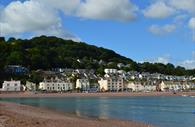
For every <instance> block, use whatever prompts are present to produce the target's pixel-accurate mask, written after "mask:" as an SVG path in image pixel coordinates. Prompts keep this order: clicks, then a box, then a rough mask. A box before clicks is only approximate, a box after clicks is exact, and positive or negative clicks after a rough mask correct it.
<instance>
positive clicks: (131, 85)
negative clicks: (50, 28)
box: [1, 69, 195, 92]
mask: <svg viewBox="0 0 195 127" xmlns="http://www.w3.org/2000/svg"><path fill="white" fill-rule="evenodd" d="M83 72H84V71H83ZM49 74H50V75H51V74H52V72H49ZM63 75H64V74H63ZM73 75H74V74H73ZM94 77H95V78H96V76H94ZM194 88H195V84H194V83H193V82H191V81H166V80H162V81H157V80H146V81H142V80H140V81H139V80H127V79H125V77H124V76H123V75H122V74H121V73H119V72H118V71H117V70H116V69H105V75H104V77H97V78H96V80H95V82H94V81H93V82H92V81H91V79H90V77H87V76H84V77H81V78H78V79H76V80H75V81H72V80H71V79H70V78H67V77H63V76H62V75H61V76H58V75H56V74H53V75H52V76H49V78H48V77H45V78H44V80H43V81H42V82H40V83H39V84H37V85H36V84H35V83H32V82H26V84H25V85H22V84H21V82H20V81H14V80H11V81H4V83H3V84H2V88H1V91H25V90H28V91H36V90H40V91H46V92H66V91H73V90H78V91H81V92H107V91H110V92H124V91H125V92H127V91H129V92H149V91H181V90H190V89H194Z"/></svg>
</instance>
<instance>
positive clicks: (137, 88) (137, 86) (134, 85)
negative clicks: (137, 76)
mask: <svg viewBox="0 0 195 127" xmlns="http://www.w3.org/2000/svg"><path fill="white" fill-rule="evenodd" d="M127 89H131V90H132V91H133V92H141V91H144V86H143V85H142V84H141V82H129V83H128V85H127Z"/></svg>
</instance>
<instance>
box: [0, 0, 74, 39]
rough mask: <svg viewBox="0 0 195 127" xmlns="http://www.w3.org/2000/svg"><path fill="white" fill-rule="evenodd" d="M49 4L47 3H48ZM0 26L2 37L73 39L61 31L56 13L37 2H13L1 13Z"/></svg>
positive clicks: (48, 6) (60, 24)
mask: <svg viewBox="0 0 195 127" xmlns="http://www.w3.org/2000/svg"><path fill="white" fill-rule="evenodd" d="M48 2H49V1H48ZM0 26H1V30H2V34H3V35H19V34H22V33H31V34H32V35H35V36H36V35H39V34H40V33H42V34H44V35H51V34H52V33H53V35H55V36H58V37H62V38H65V39H75V40H77V37H75V36H74V35H73V34H70V32H67V31H66V30H63V26H62V21H61V18H60V16H59V14H58V11H57V10H56V9H55V8H53V7H50V5H47V4H43V3H42V2H39V0H29V1H24V2H21V1H14V2H11V3H10V4H9V5H7V6H6V7H4V8H3V9H2V12H1V18H0Z"/></svg>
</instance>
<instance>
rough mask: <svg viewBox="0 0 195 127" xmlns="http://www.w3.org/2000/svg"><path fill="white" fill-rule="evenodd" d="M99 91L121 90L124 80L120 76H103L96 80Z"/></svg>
mask: <svg viewBox="0 0 195 127" xmlns="http://www.w3.org/2000/svg"><path fill="white" fill-rule="evenodd" d="M98 83H99V85H100V90H101V91H117V92H118V91H123V90H124V81H123V78H122V77H119V76H111V77H105V78H102V79H101V80H99V81H98Z"/></svg>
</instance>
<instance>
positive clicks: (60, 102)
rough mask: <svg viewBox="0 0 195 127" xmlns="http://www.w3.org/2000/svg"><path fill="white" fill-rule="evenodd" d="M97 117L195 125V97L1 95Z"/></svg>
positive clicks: (178, 126) (169, 126) (172, 126)
mask: <svg viewBox="0 0 195 127" xmlns="http://www.w3.org/2000/svg"><path fill="white" fill-rule="evenodd" d="M0 101H7V102H15V103H19V104H25V105H30V106H36V107H44V108H49V109H52V110H56V111H59V112H62V113H64V114H67V113H68V114H73V115H76V116H79V117H90V118H95V119H119V120H134V121H140V122H144V123H147V124H152V125H154V126H158V127H195V98H194V97H190V96H187V97H182V96H178V97H172V96H170V97H169V96H168V97H167V96H158V97H60V98H56V97H55V98H0Z"/></svg>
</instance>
